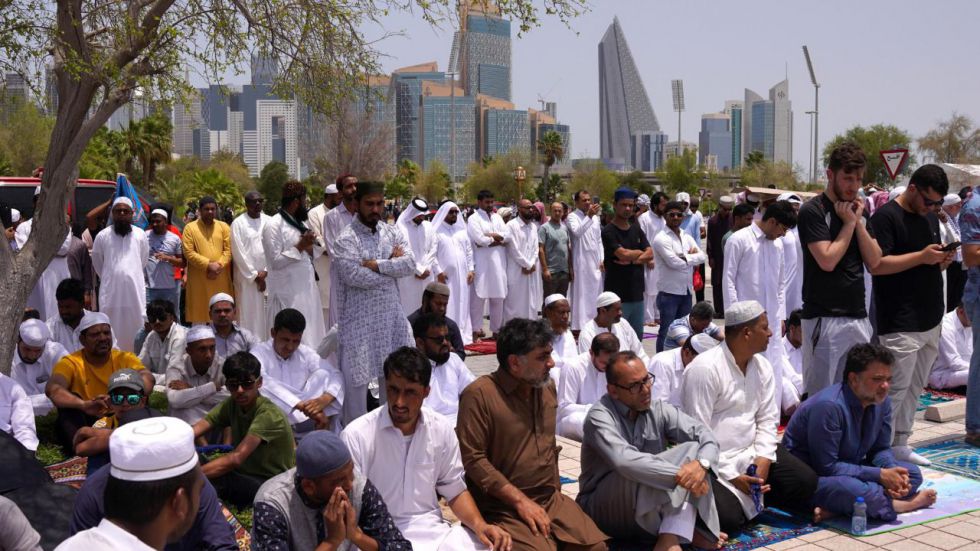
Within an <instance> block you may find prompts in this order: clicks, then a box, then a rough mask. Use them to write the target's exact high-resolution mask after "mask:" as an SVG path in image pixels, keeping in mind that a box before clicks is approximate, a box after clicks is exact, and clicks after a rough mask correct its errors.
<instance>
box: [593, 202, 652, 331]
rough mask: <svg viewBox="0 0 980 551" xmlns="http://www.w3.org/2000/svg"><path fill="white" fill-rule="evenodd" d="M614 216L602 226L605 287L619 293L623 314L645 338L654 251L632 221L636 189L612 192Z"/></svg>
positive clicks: (641, 231) (637, 225)
mask: <svg viewBox="0 0 980 551" xmlns="http://www.w3.org/2000/svg"><path fill="white" fill-rule="evenodd" d="M613 201H614V204H613V212H614V216H613V219H612V221H611V222H609V223H608V224H606V226H605V227H603V228H602V247H603V255H604V256H605V266H606V279H605V283H604V284H603V290H604V291H607V292H613V293H616V295H617V296H619V298H620V300H621V302H622V308H623V317H624V318H625V319H626V322H627V323H629V324H630V327H632V328H633V332H634V333H636V335H637V336H638V338H640V339H642V338H643V323H644V321H645V319H644V315H643V314H644V312H643V299H644V293H643V286H644V283H645V278H644V275H645V270H646V265H647V263H648V262H650V261H651V260H653V250H652V249H651V248H650V243H649V242H648V241H647V238H646V235H644V234H643V230H642V229H640V225H639V224H637V223H635V222H634V221H632V218H633V208H634V206H635V203H636V192H635V191H633V190H632V189H629V188H619V189H617V190H616V193H615V195H613Z"/></svg>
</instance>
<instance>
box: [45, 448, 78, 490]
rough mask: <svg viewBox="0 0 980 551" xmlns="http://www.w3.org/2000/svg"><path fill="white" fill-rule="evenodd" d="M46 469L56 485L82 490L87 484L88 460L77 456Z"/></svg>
mask: <svg viewBox="0 0 980 551" xmlns="http://www.w3.org/2000/svg"><path fill="white" fill-rule="evenodd" d="M45 469H46V470H47V471H48V474H49V475H51V480H54V481H55V483H57V484H67V485H69V486H71V487H73V488H76V489H77V488H81V487H82V484H83V483H84V482H85V476H86V475H85V473H86V472H88V458H87V457H78V456H75V457H72V458H71V459H69V460H68V461H62V462H61V463H55V464H54V465H48V466H47V467H45Z"/></svg>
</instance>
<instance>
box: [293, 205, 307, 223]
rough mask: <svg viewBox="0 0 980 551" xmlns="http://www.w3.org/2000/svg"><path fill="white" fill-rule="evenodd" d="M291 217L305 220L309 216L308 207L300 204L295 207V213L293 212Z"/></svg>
mask: <svg viewBox="0 0 980 551" xmlns="http://www.w3.org/2000/svg"><path fill="white" fill-rule="evenodd" d="M293 218H295V219H296V221H297V222H306V221H307V220H308V219H309V218H310V209H308V208H306V207H305V206H300V207H299V208H297V209H296V213H295V214H293Z"/></svg>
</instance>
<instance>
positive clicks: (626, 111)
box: [599, 18, 660, 165]
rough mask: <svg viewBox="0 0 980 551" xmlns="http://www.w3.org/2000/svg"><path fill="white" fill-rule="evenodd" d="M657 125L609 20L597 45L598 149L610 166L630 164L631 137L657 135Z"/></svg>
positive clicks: (633, 65)
mask: <svg viewBox="0 0 980 551" xmlns="http://www.w3.org/2000/svg"><path fill="white" fill-rule="evenodd" d="M659 131H660V123H659V122H658V121H657V116H656V115H655V114H654V112H653V107H652V106H651V105H650V99H649V98H648V97H647V92H646V88H644V87H643V81H642V80H641V79H640V73H639V71H638V70H637V69H636V63H635V62H634V61H633V56H632V54H630V49H629V45H628V44H627V43H626V37H625V36H624V35H623V29H622V28H621V27H620V25H619V19H618V18H615V19H613V22H612V24H611V25H609V29H608V30H606V34H605V35H604V36H603V37H602V40H601V41H600V42H599V146H600V150H601V151H600V154H601V156H602V159H603V160H604V161H605V162H606V163H607V164H610V165H626V164H628V163H630V162H631V157H632V154H631V151H632V145H631V141H632V137H633V136H634V135H636V134H637V133H642V132H659Z"/></svg>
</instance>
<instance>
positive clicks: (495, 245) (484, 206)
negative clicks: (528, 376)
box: [466, 190, 508, 340]
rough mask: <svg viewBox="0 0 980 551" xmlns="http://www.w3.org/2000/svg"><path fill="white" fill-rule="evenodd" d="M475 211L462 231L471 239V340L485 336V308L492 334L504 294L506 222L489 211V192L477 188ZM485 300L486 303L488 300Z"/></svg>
mask: <svg viewBox="0 0 980 551" xmlns="http://www.w3.org/2000/svg"><path fill="white" fill-rule="evenodd" d="M476 200H477V206H478V207H479V208H477V210H476V212H474V213H473V214H472V215H470V218H469V220H467V221H466V233H467V235H469V238H470V241H472V242H473V249H474V250H473V256H474V262H475V265H476V284H475V285H473V287H472V293H471V294H470V322H471V323H472V324H473V340H477V339H478V338H480V337H482V336H485V335H484V333H483V312H484V310H485V309H489V314H490V332H491V333H493V334H496V333H497V331H498V330H499V329H500V326H501V324H502V323H503V317H504V297H505V296H507V252H506V250H505V249H504V248H505V247H506V242H507V239H508V235H507V225H506V223H505V222H504V219H503V218H501V217H500V215H499V214H496V213H494V212H493V192H490V191H488V190H482V191H480V192H479V193H478V194H477V196H476ZM488 302H489V306H488V304H487V303H488Z"/></svg>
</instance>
